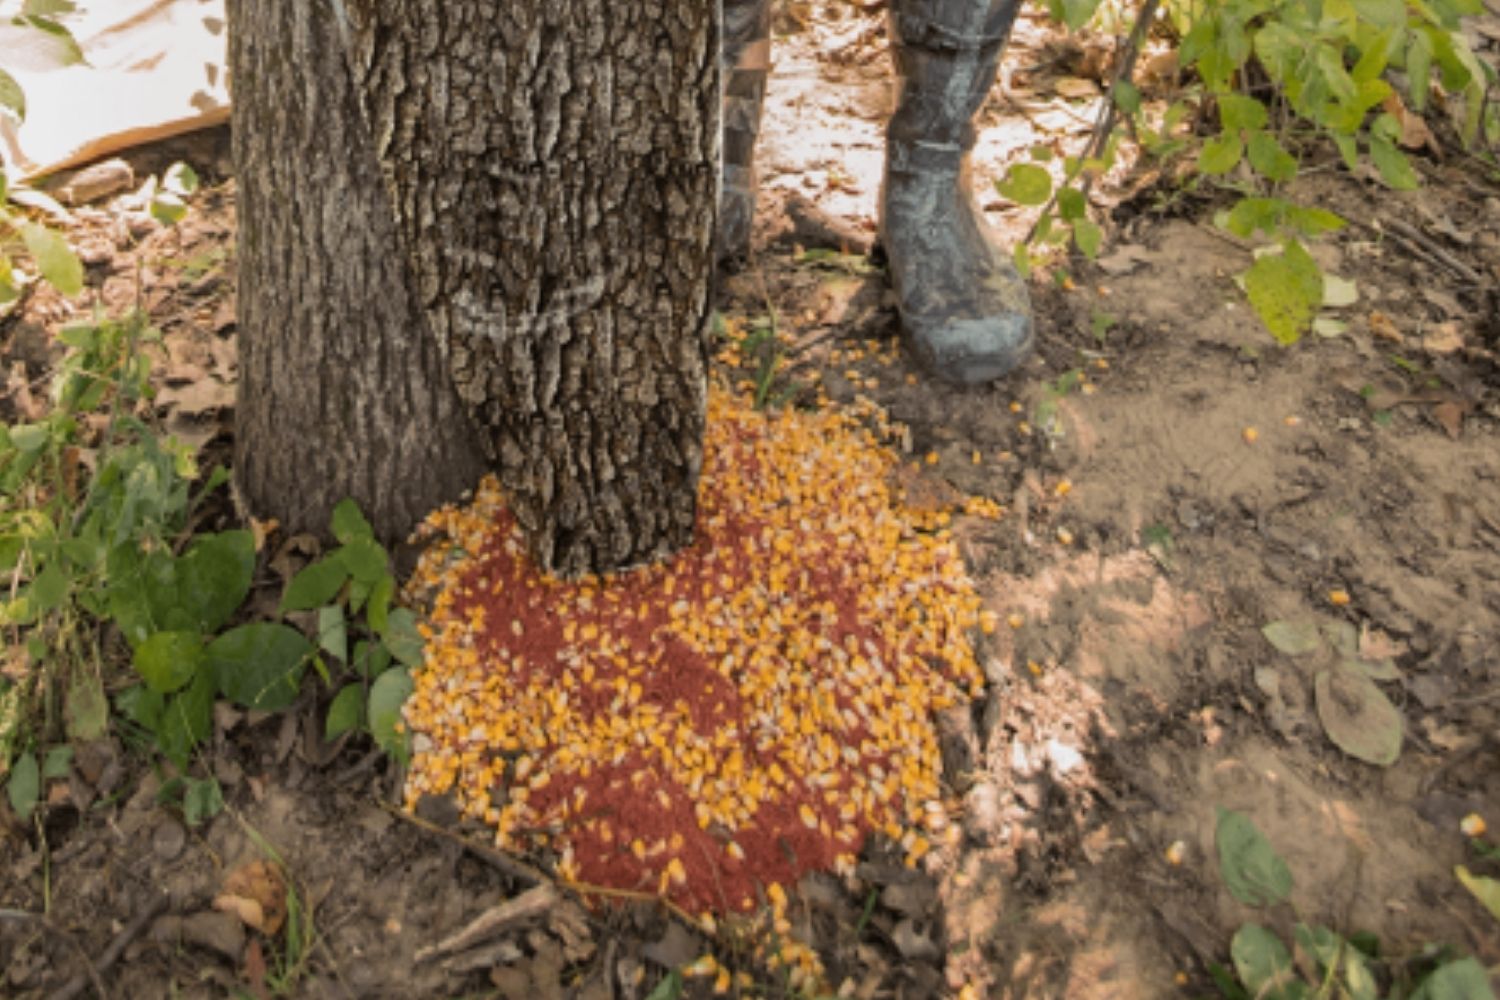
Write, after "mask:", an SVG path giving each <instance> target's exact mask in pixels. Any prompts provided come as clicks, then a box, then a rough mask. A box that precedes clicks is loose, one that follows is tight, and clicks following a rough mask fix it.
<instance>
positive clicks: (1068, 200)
mask: <svg viewBox="0 0 1500 1000" xmlns="http://www.w3.org/2000/svg"><path fill="white" fill-rule="evenodd" d="M1088 211H1089V204H1088V199H1087V198H1085V197H1084V196H1083V192H1082V191H1080V190H1078V189H1077V188H1071V187H1067V188H1063V189H1062V190H1060V191H1058V192H1057V214H1058V215H1061V216H1062V217H1063V218H1064V219H1066V220H1068V221H1069V222H1072V221H1074V220H1076V219H1082V218H1084V217H1085V216H1087V215H1088Z"/></svg>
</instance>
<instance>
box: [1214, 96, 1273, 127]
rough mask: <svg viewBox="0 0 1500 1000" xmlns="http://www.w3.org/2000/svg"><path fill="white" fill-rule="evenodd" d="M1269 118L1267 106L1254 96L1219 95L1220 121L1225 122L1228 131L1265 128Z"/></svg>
mask: <svg viewBox="0 0 1500 1000" xmlns="http://www.w3.org/2000/svg"><path fill="white" fill-rule="evenodd" d="M1268 118H1269V114H1268V112H1267V111H1266V106H1265V105H1264V104H1262V103H1261V102H1260V101H1257V100H1256V99H1255V98H1253V97H1245V96H1244V95H1243V94H1220V95H1219V121H1220V122H1221V123H1223V125H1224V131H1226V132H1236V131H1239V130H1241V129H1244V130H1246V131H1254V130H1257V129H1263V128H1265V127H1266V121H1267V119H1268Z"/></svg>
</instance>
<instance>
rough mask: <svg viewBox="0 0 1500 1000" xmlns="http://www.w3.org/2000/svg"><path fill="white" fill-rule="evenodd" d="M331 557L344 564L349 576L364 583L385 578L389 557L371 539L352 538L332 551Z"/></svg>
mask: <svg viewBox="0 0 1500 1000" xmlns="http://www.w3.org/2000/svg"><path fill="white" fill-rule="evenodd" d="M333 557H334V558H336V559H339V560H340V561H341V562H343V564H344V568H345V569H347V570H348V571H349V575H350V576H352V577H354V579H356V580H360V581H362V582H364V583H375V582H377V581H379V580H380V578H381V577H383V576H385V572H386V566H387V564H388V563H389V562H390V557H389V556H388V555H386V551H385V549H384V548H383V547H382V546H381V544H380V543H379V542H377V541H375V540H374V539H373V538H354V539H351V540H350V541H348V542H346V543H345V544H344V545H342V546H341V547H339V548H338V549H337V550H335V551H334V553H333Z"/></svg>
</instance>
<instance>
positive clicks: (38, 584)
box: [30, 562, 73, 614]
mask: <svg viewBox="0 0 1500 1000" xmlns="http://www.w3.org/2000/svg"><path fill="white" fill-rule="evenodd" d="M72 583H73V581H72V580H70V579H69V578H68V574H66V573H64V572H63V571H62V569H60V568H59V567H58V565H57V563H56V562H49V563H48V564H47V568H46V569H44V570H42V571H41V572H40V573H38V574H37V576H36V579H35V580H33V581H31V590H30V594H31V606H32V608H33V609H35V611H36V613H37V614H46V613H47V612H48V611H51V610H52V609H53V608H56V607H59V606H60V605H61V604H62V603H63V601H65V600H67V597H68V591H70V590H71V589H72Z"/></svg>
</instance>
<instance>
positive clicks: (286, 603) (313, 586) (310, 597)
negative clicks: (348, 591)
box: [281, 554, 349, 611]
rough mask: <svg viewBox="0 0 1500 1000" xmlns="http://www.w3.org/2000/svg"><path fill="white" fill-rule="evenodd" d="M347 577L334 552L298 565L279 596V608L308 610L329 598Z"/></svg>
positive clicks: (344, 567)
mask: <svg viewBox="0 0 1500 1000" xmlns="http://www.w3.org/2000/svg"><path fill="white" fill-rule="evenodd" d="M348 579H349V569H348V567H347V566H345V565H344V561H343V559H342V558H340V557H339V556H338V555H337V554H334V555H328V556H324V557H323V558H322V559H319V560H318V561H317V562H313V563H309V564H307V565H306V566H304V567H302V570H301V572H299V573H298V574H297V575H296V576H294V577H292V582H291V583H289V584H287V587H286V592H285V593H283V594H282V595H281V610H282V611H311V610H312V609H313V608H317V607H322V606H323V605H325V604H327V603H329V602H330V601H332V600H333V598H334V595H335V594H337V593H338V592H339V590H340V589H341V588H342V587H343V586H344V581H346V580H348Z"/></svg>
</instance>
